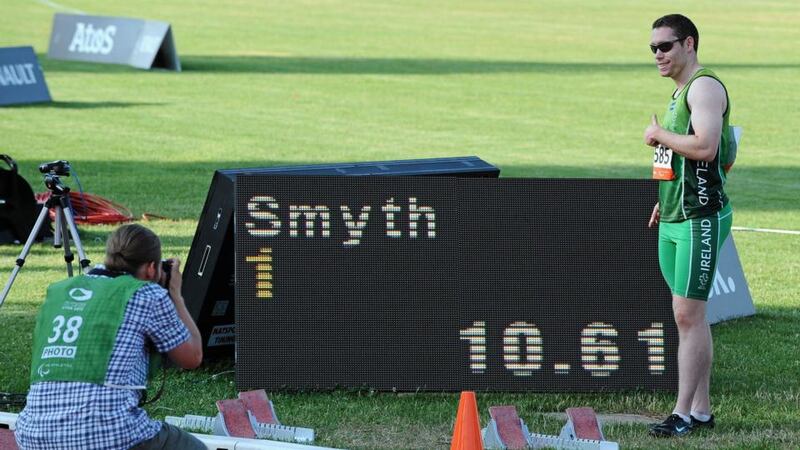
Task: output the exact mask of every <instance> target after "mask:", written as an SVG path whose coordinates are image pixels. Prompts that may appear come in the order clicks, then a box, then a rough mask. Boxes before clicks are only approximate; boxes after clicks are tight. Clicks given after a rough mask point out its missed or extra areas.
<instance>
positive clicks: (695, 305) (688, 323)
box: [673, 297, 706, 330]
mask: <svg viewBox="0 0 800 450" xmlns="http://www.w3.org/2000/svg"><path fill="white" fill-rule="evenodd" d="M673 314H674V316H675V324H676V325H678V329H680V330H686V329H689V328H693V327H696V326H701V325H703V326H705V324H706V308H705V302H702V301H700V300H692V299H688V298H683V297H677V298H676V299H675V300H674V303H673Z"/></svg>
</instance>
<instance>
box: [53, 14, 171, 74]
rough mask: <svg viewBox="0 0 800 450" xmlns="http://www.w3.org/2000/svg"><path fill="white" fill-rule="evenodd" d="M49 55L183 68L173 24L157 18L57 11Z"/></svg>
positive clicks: (82, 59) (111, 62)
mask: <svg viewBox="0 0 800 450" xmlns="http://www.w3.org/2000/svg"><path fill="white" fill-rule="evenodd" d="M47 56H48V57H49V58H52V59H62V60H70V61H88V62H97V63H106V64H126V65H129V66H133V67H136V68H139V69H150V68H153V67H156V68H163V69H168V70H175V71H180V70H181V63H180V61H179V60H178V53H177V51H176V50H175V43H174V41H173V38H172V29H171V27H170V25H169V24H168V23H166V22H159V21H155V20H141V19H129V18H125V17H102V16H84V15H74V14H56V15H55V17H54V18H53V32H52V34H51V35H50V48H49V50H48V52H47Z"/></svg>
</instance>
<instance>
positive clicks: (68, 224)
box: [0, 166, 89, 307]
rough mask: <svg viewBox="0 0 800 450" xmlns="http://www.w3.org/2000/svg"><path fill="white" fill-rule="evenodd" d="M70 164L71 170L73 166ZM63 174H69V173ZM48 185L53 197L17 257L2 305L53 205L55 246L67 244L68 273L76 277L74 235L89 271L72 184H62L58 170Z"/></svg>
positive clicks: (82, 262) (0, 299)
mask: <svg viewBox="0 0 800 450" xmlns="http://www.w3.org/2000/svg"><path fill="white" fill-rule="evenodd" d="M43 167H44V166H43ZM66 167H67V170H69V169H68V168H69V166H66ZM40 170H42V167H40ZM62 173H64V174H65V175H69V172H62ZM44 184H45V186H47V189H49V190H50V198H49V199H47V202H45V204H44V207H42V211H41V212H40V213H39V218H38V219H36V223H35V224H34V225H33V229H32V230H31V234H30V236H28V240H27V241H26V242H25V246H24V247H22V252H20V254H19V257H17V262H16V265H15V266H14V270H13V271H12V272H11V277H9V279H8V281H7V282H6V286H5V287H4V288H3V293H2V294H0V307H2V306H3V302H5V300H6V297H7V296H8V292H9V291H10V290H11V285H12V284H14V279H16V278H17V274H18V273H19V271H20V269H22V266H23V265H24V264H25V257H26V256H27V255H28V253H29V252H30V250H31V245H33V241H34V240H35V239H36V236H38V235H39V230H41V228H42V225H43V224H44V222H45V217H46V215H47V214H48V212H49V210H50V208H54V209H55V212H56V219H55V222H56V223H55V233H54V235H53V248H61V247H62V246H63V247H64V262H65V263H66V265H67V275H68V276H70V277H71V276H72V261H74V260H75V256H74V255H73V254H72V250H70V246H69V237H70V234H71V235H72V239H73V240H74V241H75V248H76V249H77V250H78V257H79V258H80V265H81V269H82V271H83V272H85V271H86V269H87V268H88V267H89V260H88V259H86V254H85V253H84V252H83V246H82V245H81V238H80V236H78V227H76V226H75V217H74V216H73V214H72V205H70V201H69V187H68V186H65V185H64V184H62V183H61V179H60V178H59V177H58V174H57V173H56V172H55V171H50V172H49V173H47V174H46V175H45V177H44Z"/></svg>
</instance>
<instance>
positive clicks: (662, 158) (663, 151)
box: [653, 144, 675, 181]
mask: <svg viewBox="0 0 800 450" xmlns="http://www.w3.org/2000/svg"><path fill="white" fill-rule="evenodd" d="M653 179H654V180H665V181H669V180H674V179H675V172H673V171H672V149H671V148H668V147H664V146H663V145H661V144H658V145H657V146H656V148H655V150H654V151H653Z"/></svg>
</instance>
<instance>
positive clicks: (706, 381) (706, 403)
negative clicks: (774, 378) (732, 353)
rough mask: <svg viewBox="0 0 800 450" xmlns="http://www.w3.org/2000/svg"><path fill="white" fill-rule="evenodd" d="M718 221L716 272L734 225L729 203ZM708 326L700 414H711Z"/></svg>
mask: <svg viewBox="0 0 800 450" xmlns="http://www.w3.org/2000/svg"><path fill="white" fill-rule="evenodd" d="M717 223H718V230H717V233H716V236H717V240H718V242H717V249H716V250H717V251H716V252H715V253H714V255H713V258H712V263H713V268H712V269H711V273H716V270H717V263H718V256H719V252H720V251H721V250H722V245H723V244H724V243H725V240H726V239H727V238H728V235H729V234H730V232H731V225H733V210H732V209H731V206H730V204H728V205H727V206H726V207H725V208H723V209H722V210H721V211H720V212H719V213H718V214H717ZM712 279H713V278H712ZM707 327H708V342H709V347H708V351H709V357H708V368H707V369H706V371H705V373H704V374H701V378H700V381H699V383H697V389H696V390H695V393H694V398H693V400H692V411H694V412H697V413H700V414H705V415H711V394H710V390H711V365H712V363H713V360H714V340H713V336H712V335H711V326H709V325H707Z"/></svg>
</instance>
